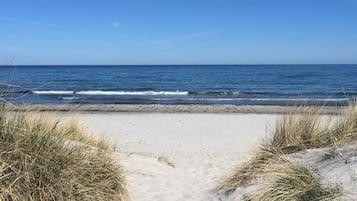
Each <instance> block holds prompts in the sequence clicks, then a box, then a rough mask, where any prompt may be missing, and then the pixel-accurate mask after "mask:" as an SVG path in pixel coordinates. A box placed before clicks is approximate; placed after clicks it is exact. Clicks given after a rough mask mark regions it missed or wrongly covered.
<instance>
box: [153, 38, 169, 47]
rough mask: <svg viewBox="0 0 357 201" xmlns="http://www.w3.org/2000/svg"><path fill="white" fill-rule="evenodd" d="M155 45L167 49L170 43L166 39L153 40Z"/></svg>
mask: <svg viewBox="0 0 357 201" xmlns="http://www.w3.org/2000/svg"><path fill="white" fill-rule="evenodd" d="M154 44H155V45H158V46H159V47H160V48H162V49H168V48H170V47H171V43H170V42H169V41H167V40H157V41H154Z"/></svg>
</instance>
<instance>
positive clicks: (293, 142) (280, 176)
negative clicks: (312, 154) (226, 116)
mask: <svg viewBox="0 0 357 201" xmlns="http://www.w3.org/2000/svg"><path fill="white" fill-rule="evenodd" d="M356 140H357V105H353V106H349V107H348V108H347V109H346V110H345V111H344V112H343V113H342V114H341V116H340V117H339V118H338V119H337V121H335V122H332V121H331V119H324V118H323V115H322V113H321V110H319V109H316V108H311V107H299V108H297V109H296V110H294V111H293V112H290V113H288V114H286V115H284V116H282V118H281V119H280V120H279V121H278V122H277V125H276V128H275V131H274V133H273V136H272V138H271V140H269V141H268V142H267V143H265V144H263V146H261V148H260V149H259V150H258V151H257V152H256V153H255V154H254V156H253V157H252V158H251V159H250V160H249V161H247V162H244V163H242V164H240V165H239V166H238V167H236V168H235V169H234V170H233V172H232V173H230V174H229V175H228V176H227V177H225V178H224V179H223V180H222V182H221V184H220V185H219V186H218V187H217V190H222V189H224V190H225V192H227V193H228V194H229V193H232V192H233V191H235V190H236V189H237V188H238V187H242V186H244V185H247V184H249V182H251V181H252V180H253V179H256V178H257V177H263V178H269V177H273V178H274V179H275V180H274V182H272V183H270V184H269V185H267V186H265V187H263V188H262V189H261V190H260V191H259V193H258V194H257V195H256V197H255V198H254V199H253V200H332V197H334V196H336V195H340V193H339V191H338V189H336V188H333V189H327V190H329V191H331V192H333V193H332V194H330V193H328V192H327V191H325V190H326V189H324V188H322V186H321V185H320V183H319V182H318V180H317V178H316V177H315V176H312V174H311V173H309V172H308V170H307V169H306V168H305V169H304V168H303V167H299V166H294V165H292V164H290V163H288V162H287V161H286V160H285V159H284V154H291V153H295V152H298V151H303V150H306V149H313V148H322V147H331V148H332V149H336V147H338V146H341V145H344V144H346V143H350V142H352V141H356ZM336 154H338V153H334V152H331V155H328V156H326V159H328V158H330V157H335V156H336ZM277 163H281V164H284V165H283V168H280V169H274V168H272V167H273V166H274V164H277ZM286 164H288V165H286ZM274 171H276V172H274ZM267 172H270V173H267ZM309 197H311V198H312V199H308V198H309Z"/></svg>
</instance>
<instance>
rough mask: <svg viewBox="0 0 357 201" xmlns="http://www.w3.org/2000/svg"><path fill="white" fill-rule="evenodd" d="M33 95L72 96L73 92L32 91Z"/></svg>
mask: <svg viewBox="0 0 357 201" xmlns="http://www.w3.org/2000/svg"><path fill="white" fill-rule="evenodd" d="M32 93H33V94H44V95H51V94H53V95H69V94H74V91H32Z"/></svg>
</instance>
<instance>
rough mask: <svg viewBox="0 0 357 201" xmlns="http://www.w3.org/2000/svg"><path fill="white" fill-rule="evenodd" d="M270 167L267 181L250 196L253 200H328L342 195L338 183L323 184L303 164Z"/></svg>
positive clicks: (286, 163)
mask: <svg viewBox="0 0 357 201" xmlns="http://www.w3.org/2000/svg"><path fill="white" fill-rule="evenodd" d="M270 168H271V169H270V170H268V171H267V172H266V175H265V177H266V178H267V180H268V181H267V183H266V184H265V185H264V187H263V188H261V189H259V190H258V192H256V193H255V194H253V195H252V196H250V200H251V201H291V200H294V201H316V200H319V201H328V200H334V199H335V198H337V197H339V196H341V195H342V193H341V192H342V191H341V189H340V188H339V187H338V186H337V185H333V184H325V185H323V184H322V183H321V181H320V178H319V177H318V176H317V175H315V174H313V173H311V172H310V170H308V169H307V168H305V167H303V166H299V165H294V164H292V163H290V162H285V163H282V164H279V165H274V166H272V167H270Z"/></svg>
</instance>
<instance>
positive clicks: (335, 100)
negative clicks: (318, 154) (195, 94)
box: [150, 98, 349, 102]
mask: <svg viewBox="0 0 357 201" xmlns="http://www.w3.org/2000/svg"><path fill="white" fill-rule="evenodd" d="M150 100H155V101H170V100H178V101H317V102H324V101H334V102H339V101H349V99H348V98H341V99H339V98H326V99H324V98H177V99H169V98H150Z"/></svg>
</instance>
